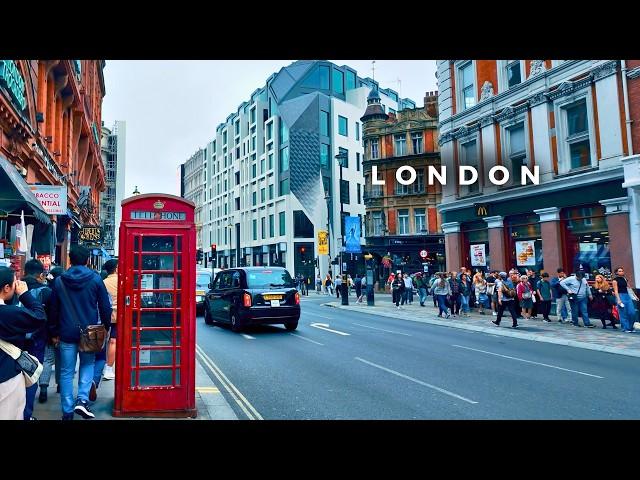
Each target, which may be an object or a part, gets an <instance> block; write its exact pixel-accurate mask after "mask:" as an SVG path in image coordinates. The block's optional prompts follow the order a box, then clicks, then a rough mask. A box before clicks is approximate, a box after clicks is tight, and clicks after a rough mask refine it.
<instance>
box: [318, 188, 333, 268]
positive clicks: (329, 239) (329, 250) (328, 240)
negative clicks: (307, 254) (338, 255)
mask: <svg viewBox="0 0 640 480" xmlns="http://www.w3.org/2000/svg"><path fill="white" fill-rule="evenodd" d="M324 200H325V202H327V251H328V253H329V267H328V269H329V270H331V229H330V227H331V207H330V205H331V195H329V190H327V191H326V192H325V194H324ZM319 269H320V265H318V270H319Z"/></svg>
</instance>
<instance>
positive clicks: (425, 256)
mask: <svg viewBox="0 0 640 480" xmlns="http://www.w3.org/2000/svg"><path fill="white" fill-rule="evenodd" d="M427 255H429V252H427V251H426V250H420V257H421V258H427Z"/></svg>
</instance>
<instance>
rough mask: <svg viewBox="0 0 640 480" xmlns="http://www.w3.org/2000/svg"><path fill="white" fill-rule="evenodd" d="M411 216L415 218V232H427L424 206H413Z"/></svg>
mask: <svg viewBox="0 0 640 480" xmlns="http://www.w3.org/2000/svg"><path fill="white" fill-rule="evenodd" d="M413 216H414V218H415V219H416V234H418V233H426V232H427V222H426V213H425V209H424V208H414V209H413Z"/></svg>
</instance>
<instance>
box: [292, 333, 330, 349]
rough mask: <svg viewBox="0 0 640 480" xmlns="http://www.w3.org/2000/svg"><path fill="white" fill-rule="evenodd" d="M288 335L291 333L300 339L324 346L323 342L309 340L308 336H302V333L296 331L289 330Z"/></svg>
mask: <svg viewBox="0 0 640 480" xmlns="http://www.w3.org/2000/svg"><path fill="white" fill-rule="evenodd" d="M289 335H293V336H294V337H298V338H299V339H300V340H306V341H307V342H311V343H315V344H316V345H321V346H323V347H324V343H320V342H316V341H315V340H311V339H310V338H307V337H303V336H302V335H298V334H297V333H291V332H289Z"/></svg>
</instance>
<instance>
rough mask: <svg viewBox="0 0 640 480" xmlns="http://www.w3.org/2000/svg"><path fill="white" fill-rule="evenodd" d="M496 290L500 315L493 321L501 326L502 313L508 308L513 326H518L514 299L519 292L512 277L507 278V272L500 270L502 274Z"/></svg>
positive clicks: (492, 321)
mask: <svg viewBox="0 0 640 480" xmlns="http://www.w3.org/2000/svg"><path fill="white" fill-rule="evenodd" d="M496 290H498V315H497V316H496V319H495V320H491V323H493V324H495V325H498V326H499V325H500V321H501V320H502V314H503V313H504V311H505V310H508V311H509V313H510V314H511V319H512V321H513V324H512V325H511V328H517V327H518V317H517V316H516V310H515V300H514V299H515V297H517V295H518V294H517V293H516V289H515V285H514V284H513V281H512V280H511V278H507V272H500V276H499V278H498V280H497V281H496Z"/></svg>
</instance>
